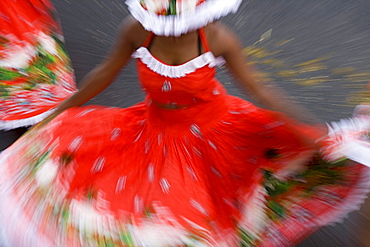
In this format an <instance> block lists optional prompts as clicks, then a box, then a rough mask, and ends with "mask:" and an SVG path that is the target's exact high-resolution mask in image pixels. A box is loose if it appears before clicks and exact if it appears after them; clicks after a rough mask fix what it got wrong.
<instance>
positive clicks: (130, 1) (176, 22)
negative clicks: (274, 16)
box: [126, 0, 242, 36]
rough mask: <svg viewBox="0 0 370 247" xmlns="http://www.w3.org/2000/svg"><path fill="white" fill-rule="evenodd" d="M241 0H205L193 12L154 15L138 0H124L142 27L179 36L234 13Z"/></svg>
mask: <svg viewBox="0 0 370 247" xmlns="http://www.w3.org/2000/svg"><path fill="white" fill-rule="evenodd" d="M241 2H242V0H207V1H205V2H204V3H202V4H201V5H199V6H198V7H197V8H196V10H195V11H194V12H188V13H183V14H180V15H167V16H164V15H156V14H154V13H151V12H148V11H146V10H145V9H144V8H143V7H142V6H141V5H140V1H139V0H126V4H127V5H128V8H129V10H130V12H131V15H132V16H133V17H135V19H136V20H138V21H139V22H140V23H141V25H143V27H144V28H145V29H146V30H148V31H151V32H153V33H155V34H156V35H159V36H180V35H181V34H184V33H186V32H188V31H192V30H197V29H199V28H201V27H204V26H206V25H207V24H208V23H211V22H213V21H214V20H217V19H219V18H221V17H224V16H226V15H227V14H229V13H235V12H236V11H237V10H238V8H239V6H240V4H241Z"/></svg>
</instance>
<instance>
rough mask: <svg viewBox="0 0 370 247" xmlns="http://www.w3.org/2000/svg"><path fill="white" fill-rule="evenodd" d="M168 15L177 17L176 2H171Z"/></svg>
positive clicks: (174, 0) (171, 0)
mask: <svg viewBox="0 0 370 247" xmlns="http://www.w3.org/2000/svg"><path fill="white" fill-rule="evenodd" d="M167 14H168V15H176V0H170V6H169V7H168V13H167Z"/></svg>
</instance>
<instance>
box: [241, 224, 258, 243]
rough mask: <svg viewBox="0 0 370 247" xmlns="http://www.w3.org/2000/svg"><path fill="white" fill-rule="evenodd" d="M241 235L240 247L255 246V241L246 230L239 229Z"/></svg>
mask: <svg viewBox="0 0 370 247" xmlns="http://www.w3.org/2000/svg"><path fill="white" fill-rule="evenodd" d="M239 235H240V240H241V242H240V246H241V247H252V246H255V241H254V239H253V238H252V237H251V236H250V235H249V234H248V233H247V232H246V231H245V230H244V229H241V228H239Z"/></svg>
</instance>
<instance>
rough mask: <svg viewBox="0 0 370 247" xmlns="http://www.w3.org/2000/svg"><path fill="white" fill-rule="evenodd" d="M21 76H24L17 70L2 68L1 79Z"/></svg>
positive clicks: (0, 70) (13, 78) (10, 79)
mask: <svg viewBox="0 0 370 247" xmlns="http://www.w3.org/2000/svg"><path fill="white" fill-rule="evenodd" d="M20 76H22V74H21V73H19V72H17V71H12V70H8V69H4V68H0V81H14V80H15V79H16V78H17V77H20Z"/></svg>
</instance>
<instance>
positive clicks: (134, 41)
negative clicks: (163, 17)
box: [119, 16, 149, 49]
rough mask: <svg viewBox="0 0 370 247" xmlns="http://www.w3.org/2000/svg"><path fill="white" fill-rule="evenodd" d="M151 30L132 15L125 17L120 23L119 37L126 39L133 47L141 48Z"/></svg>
mask: <svg viewBox="0 0 370 247" xmlns="http://www.w3.org/2000/svg"><path fill="white" fill-rule="evenodd" d="M148 34H149V32H148V31H146V30H145V29H144V27H143V26H142V25H141V24H140V22H138V21H137V20H136V19H135V18H133V17H132V16H129V17H127V18H126V19H124V20H123V21H122V23H121V25H120V30H119V38H120V39H126V40H127V41H128V42H129V43H130V45H131V46H132V48H134V49H137V48H139V47H140V46H141V45H142V43H143V42H144V40H145V39H146V37H147V36H148Z"/></svg>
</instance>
